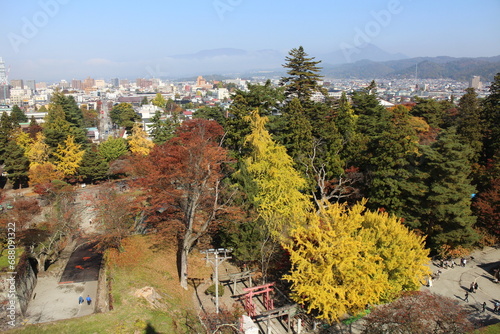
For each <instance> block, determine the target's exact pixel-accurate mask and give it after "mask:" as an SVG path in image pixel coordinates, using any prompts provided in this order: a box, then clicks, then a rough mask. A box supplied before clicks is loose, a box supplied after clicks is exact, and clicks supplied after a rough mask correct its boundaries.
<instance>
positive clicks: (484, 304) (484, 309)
mask: <svg viewBox="0 0 500 334" xmlns="http://www.w3.org/2000/svg"><path fill="white" fill-rule="evenodd" d="M484 311H486V302H484V303H483V310H482V311H481V312H484Z"/></svg>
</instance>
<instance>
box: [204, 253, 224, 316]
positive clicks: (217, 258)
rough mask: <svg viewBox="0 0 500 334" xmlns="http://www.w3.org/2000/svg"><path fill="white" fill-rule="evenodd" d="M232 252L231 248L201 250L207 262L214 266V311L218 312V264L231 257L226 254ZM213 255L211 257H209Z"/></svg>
mask: <svg viewBox="0 0 500 334" xmlns="http://www.w3.org/2000/svg"><path fill="white" fill-rule="evenodd" d="M231 252H232V249H231V250H230V249H225V248H217V249H215V248H211V249H207V250H205V251H201V253H202V254H205V256H206V260H207V262H210V263H211V264H212V265H213V266H214V276H215V312H216V313H219V264H221V263H222V262H224V261H225V260H227V259H230V258H231V257H230V256H228V254H229V253H231ZM211 255H213V258H212V257H210V256H211Z"/></svg>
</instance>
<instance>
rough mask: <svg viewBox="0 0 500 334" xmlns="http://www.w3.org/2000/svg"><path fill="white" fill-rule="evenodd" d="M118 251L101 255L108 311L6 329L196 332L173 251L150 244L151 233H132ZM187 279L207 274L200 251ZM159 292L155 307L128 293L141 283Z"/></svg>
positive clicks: (189, 296)
mask: <svg viewBox="0 0 500 334" xmlns="http://www.w3.org/2000/svg"><path fill="white" fill-rule="evenodd" d="M123 246H124V249H123V252H121V253H118V252H110V253H109V254H107V256H106V259H107V260H106V261H107V263H108V273H109V275H108V276H109V277H111V278H112V295H113V300H114V301H113V307H114V309H113V310H112V311H110V312H106V313H99V314H93V315H90V316H86V317H81V318H75V319H70V320H63V321H57V322H53V323H48V324H38V325H28V326H25V327H23V328H19V329H16V330H12V331H9V333H33V334H35V333H36V334H39V333H75V334H76V333H86V334H88V333H169V334H170V333H172V334H176V333H186V334H187V333H202V332H204V330H203V329H202V328H201V325H200V324H199V322H198V318H197V309H196V307H195V306H194V301H193V289H192V288H191V287H190V288H189V290H188V291H185V290H184V289H182V288H181V287H180V285H179V281H178V278H177V267H176V256H175V250H172V249H167V248H164V247H162V246H161V244H160V246H158V245H156V239H155V237H154V236H133V237H130V238H128V239H127V240H125V241H124V243H123ZM189 269H190V276H191V277H210V273H211V268H210V267H208V266H206V265H205V262H204V261H203V258H202V256H201V255H198V256H197V255H196V254H195V255H194V256H193V257H192V258H191V259H190V268H189ZM147 286H148V287H153V288H154V289H155V290H156V292H158V293H159V294H160V296H161V297H162V299H160V300H159V304H160V305H159V307H153V306H152V305H150V304H149V302H148V301H146V300H145V299H144V298H140V297H136V296H134V292H135V291H136V290H138V289H141V288H143V287H147Z"/></svg>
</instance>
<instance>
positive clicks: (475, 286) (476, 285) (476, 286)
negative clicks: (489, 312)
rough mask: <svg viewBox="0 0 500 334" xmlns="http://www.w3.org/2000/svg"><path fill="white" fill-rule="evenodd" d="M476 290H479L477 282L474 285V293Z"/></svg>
mask: <svg viewBox="0 0 500 334" xmlns="http://www.w3.org/2000/svg"><path fill="white" fill-rule="evenodd" d="M477 288H479V285H478V284H477V282H475V283H474V292H476V291H477Z"/></svg>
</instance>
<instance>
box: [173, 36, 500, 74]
mask: <svg viewBox="0 0 500 334" xmlns="http://www.w3.org/2000/svg"><path fill="white" fill-rule="evenodd" d="M306 51H307V50H306ZM286 56H287V54H286V53H283V52H279V51H276V50H269V49H267V50H257V51H247V50H242V49H234V48H222V49H212V50H202V51H199V52H196V53H193V54H183V55H174V56H170V57H167V58H165V60H166V62H167V63H166V64H167V65H166V67H169V68H176V69H179V70H181V69H183V70H184V71H183V72H184V73H186V74H187V75H185V76H191V75H190V74H188V69H189V70H192V72H193V75H194V73H201V74H203V73H205V74H207V73H218V74H221V75H226V76H232V77H233V76H235V75H237V76H241V77H249V76H262V77H279V76H283V75H284V74H285V69H284V68H283V67H282V66H281V65H282V64H284V62H285V57H286ZM311 56H314V57H315V58H316V60H321V64H320V66H321V67H322V68H323V71H322V74H323V75H324V76H325V77H327V78H356V79H376V78H414V77H415V74H416V75H417V77H418V78H420V79H439V78H444V79H446V78H448V79H454V80H458V81H467V80H469V79H470V78H471V77H472V76H474V75H479V76H481V80H483V81H491V80H493V77H494V76H495V74H496V73H499V72H500V56H495V57H478V58H454V57H447V56H442V57H416V58H409V57H407V56H406V55H403V54H401V53H389V52H386V51H384V50H382V49H380V48H379V47H377V46H375V45H373V44H365V45H363V46H359V47H357V48H353V49H347V50H337V51H333V52H329V53H325V54H320V55H317V56H316V55H311Z"/></svg>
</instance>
